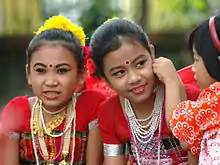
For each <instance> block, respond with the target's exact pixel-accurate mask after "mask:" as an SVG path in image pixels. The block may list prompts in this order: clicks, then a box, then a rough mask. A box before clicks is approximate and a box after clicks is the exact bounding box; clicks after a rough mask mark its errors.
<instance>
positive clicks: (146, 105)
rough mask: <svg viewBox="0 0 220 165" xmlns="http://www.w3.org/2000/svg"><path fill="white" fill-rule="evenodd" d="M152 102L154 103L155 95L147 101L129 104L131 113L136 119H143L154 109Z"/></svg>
mask: <svg viewBox="0 0 220 165" xmlns="http://www.w3.org/2000/svg"><path fill="white" fill-rule="evenodd" d="M154 101H155V95H151V96H150V97H149V98H148V99H147V100H145V101H143V102H141V103H133V102H131V105H132V108H133V111H134V113H135V115H136V117H137V119H143V118H145V117H147V116H149V115H150V114H151V113H152V111H153V108H154Z"/></svg>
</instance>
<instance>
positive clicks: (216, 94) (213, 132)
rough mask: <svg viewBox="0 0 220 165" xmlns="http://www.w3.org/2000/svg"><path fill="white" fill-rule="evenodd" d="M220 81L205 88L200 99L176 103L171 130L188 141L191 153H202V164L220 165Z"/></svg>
mask: <svg viewBox="0 0 220 165" xmlns="http://www.w3.org/2000/svg"><path fill="white" fill-rule="evenodd" d="M219 110H220V82H216V83H214V84H212V85H211V86H210V87H208V88H207V89H204V90H203V91H202V92H201V94H200V95H199V98H198V99H197V100H196V101H185V102H182V103H180V104H179V105H177V106H176V108H175V109H174V111H173V114H172V118H171V121H170V123H171V129H172V132H173V134H174V136H176V137H177V138H178V139H179V140H181V141H186V142H187V143H188V146H189V148H190V150H191V152H192V153H193V154H194V155H199V164H200V165H207V164H213V165H219V164H220V149H219V148H220V111H219Z"/></svg>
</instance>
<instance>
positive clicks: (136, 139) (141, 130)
mask: <svg viewBox="0 0 220 165" xmlns="http://www.w3.org/2000/svg"><path fill="white" fill-rule="evenodd" d="M154 92H155V93H156V98H155V102H154V108H153V111H152V113H151V115H149V116H148V117H146V118H145V119H137V118H136V116H135V114H134V110H133V108H132V106H131V103H130V101H129V100H128V99H125V101H124V104H125V105H124V107H125V114H126V117H127V121H128V123H129V126H130V128H129V132H130V136H131V141H132V143H133V147H134V149H135V152H136V159H137V163H138V165H141V164H145V163H144V160H145V159H144V158H142V157H141V155H144V156H149V155H150V154H153V153H154V152H155V151H156V149H157V151H158V153H157V154H158V156H157V158H158V159H157V163H158V164H159V162H160V149H161V146H160V138H161V128H162V115H163V112H162V109H163V101H164V86H163V85H162V84H160V85H158V86H157V87H156V88H155V91H154ZM141 122H146V124H141ZM158 128H159V131H158V134H157V142H156V144H155V145H154V146H151V147H148V148H152V149H151V151H145V149H146V146H150V145H151V144H152V140H153V138H154V135H155V134H156V131H157V130H158ZM146 161H148V160H146Z"/></svg>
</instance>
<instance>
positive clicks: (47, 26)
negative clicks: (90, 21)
mask: <svg viewBox="0 0 220 165" xmlns="http://www.w3.org/2000/svg"><path fill="white" fill-rule="evenodd" d="M51 29H60V30H64V31H69V32H71V33H73V34H74V35H75V36H76V37H77V38H78V40H79V41H80V43H81V45H82V46H85V42H86V41H85V40H86V35H85V33H84V31H83V28H82V27H80V26H78V25H77V24H73V23H72V22H71V21H70V20H69V19H68V18H66V17H64V16H53V17H51V18H49V19H48V20H46V21H45V23H44V25H43V26H41V27H40V28H39V29H38V30H37V31H36V32H35V34H36V35H39V34H40V33H42V32H43V31H46V30H51Z"/></svg>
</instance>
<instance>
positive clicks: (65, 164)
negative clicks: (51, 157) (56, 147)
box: [59, 160, 69, 165]
mask: <svg viewBox="0 0 220 165" xmlns="http://www.w3.org/2000/svg"><path fill="white" fill-rule="evenodd" d="M68 164H69V163H67V162H66V161H65V160H62V162H60V163H59V165H68Z"/></svg>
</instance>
